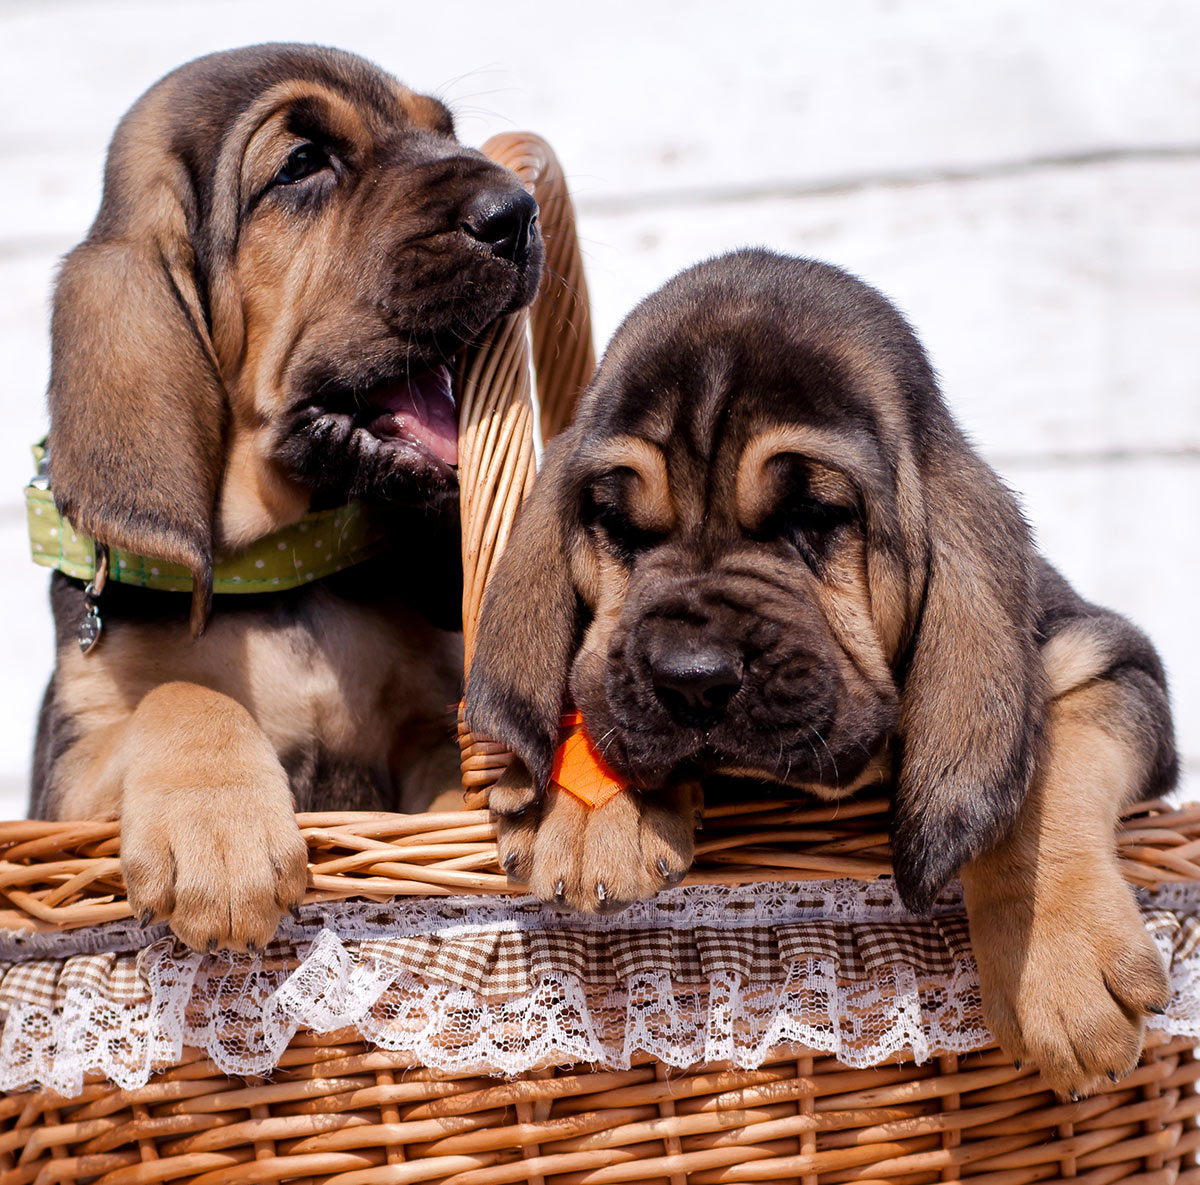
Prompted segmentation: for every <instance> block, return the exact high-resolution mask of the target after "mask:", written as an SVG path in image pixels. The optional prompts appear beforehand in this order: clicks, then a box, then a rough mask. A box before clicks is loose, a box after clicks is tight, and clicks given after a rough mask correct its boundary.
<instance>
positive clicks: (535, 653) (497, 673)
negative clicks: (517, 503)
mask: <svg viewBox="0 0 1200 1185" xmlns="http://www.w3.org/2000/svg"><path fill="white" fill-rule="evenodd" d="M575 437H576V431H575V429H568V430H567V431H566V432H564V433H562V434H561V435H560V436H559V437H557V438H556V439H555V440H554V441H553V442H552V443H551V444H550V445H549V446H548V447H547V450H546V458H545V465H544V467H543V469H542V472H541V473H540V474H539V475H538V478H537V480H536V481H535V482H534V486H533V490H532V492H531V493H530V495H529V497H528V499H527V500H526V502H525V505H524V506H523V507H522V508H521V511H520V514H519V515H518V518H517V521H516V523H515V524H514V526H513V531H512V535H511V536H510V537H509V541H508V545H507V547H506V548H505V549H504V554H503V555H502V556H501V557H500V562H499V563H498V564H497V566H496V570H495V572H494V573H493V574H492V578H491V581H490V582H489V584H488V587H487V591H486V593H485V594H484V598H483V608H482V611H481V613H480V618H479V628H478V631H477V633H476V638H475V655H474V658H473V659H472V661H471V671H470V674H469V676H468V680H467V694H466V711H465V716H466V722H467V725H468V726H469V727H470V729H471V730H472V732H475V733H478V734H479V735H481V736H487V737H490V738H492V739H494V740H497V741H501V742H503V744H504V745H505V746H506V747H507V748H509V749H510V750H511V751H512V752H513V753H514V754H515V755H516V757H517V758H518V759H519V760H520V761H521V762H523V763H524V765H525V767H526V769H527V770H528V772H529V775H530V777H531V778H532V781H533V787H532V789H533V793H534V794H535V795H536V794H540V793H541V792H542V791H543V790H544V789H545V787H546V783H547V782H548V781H549V778H550V769H551V766H552V764H553V761H554V751H555V747H556V746H557V744H558V733H559V720H560V717H561V716H562V712H563V708H564V703H565V699H566V695H567V680H568V676H569V675H570V670H571V663H572V661H573V659H574V657H575V653H576V651H577V650H578V648H579V638H580V631H581V628H582V610H581V605H580V598H579V595H578V593H577V591H576V588H575V584H574V581H573V579H572V575H571V552H572V547H573V542H574V538H575V536H576V535H577V532H578V522H577V520H578V510H577V507H576V505H575V500H574V499H573V498H572V488H573V487H572V485H571V482H570V480H569V471H570V468H571V466H570V461H571V457H572V454H573V453H574V451H575V449H574V442H575Z"/></svg>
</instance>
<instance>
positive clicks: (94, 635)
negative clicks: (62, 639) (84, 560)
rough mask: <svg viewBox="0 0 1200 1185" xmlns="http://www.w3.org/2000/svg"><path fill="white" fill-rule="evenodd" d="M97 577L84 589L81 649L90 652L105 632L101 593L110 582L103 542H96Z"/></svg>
mask: <svg viewBox="0 0 1200 1185" xmlns="http://www.w3.org/2000/svg"><path fill="white" fill-rule="evenodd" d="M95 571H96V575H95V578H94V579H93V580H92V581H91V583H90V584H88V585H87V587H86V588H85V589H84V590H83V602H84V604H85V605H86V606H87V608H86V609H85V610H84V614H83V620H82V621H81V622H80V623H79V633H78V635H77V638H78V641H79V649H80V650H82V651H83V653H84V654H89V653H90V652H91V651H92V650H93V649H95V646H96V643H97V642H99V641H100V635H101V634H102V633H103V632H104V622H103V621H101V620H100V594H101V593H102V592H103V591H104V586H105V585H106V584H107V583H108V548H107V547H105V546H104V544H103V543H97V544H96V560H95Z"/></svg>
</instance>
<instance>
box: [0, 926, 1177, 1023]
mask: <svg viewBox="0 0 1200 1185" xmlns="http://www.w3.org/2000/svg"><path fill="white" fill-rule="evenodd" d="M1144 917H1145V920H1146V924H1147V926H1148V927H1149V928H1150V930H1151V931H1152V932H1155V931H1161V932H1162V933H1164V934H1165V935H1166V936H1167V937H1168V939H1169V942H1170V944H1171V946H1172V948H1173V950H1174V952H1175V955H1176V957H1177V958H1179V957H1187V956H1189V955H1191V954H1193V953H1194V952H1195V951H1196V950H1197V949H1198V948H1200V919H1197V918H1196V917H1193V916H1188V915H1186V914H1182V915H1181V914H1179V913H1176V912H1173V911H1171V910H1162V909H1154V908H1148V909H1146V910H1145V911H1144ZM308 945H309V944H308V942H307V941H299V942H298V943H291V942H288V941H285V940H280V939H276V941H274V942H273V943H271V945H270V946H269V947H268V949H267V952H266V954H265V956H264V961H265V962H268V963H270V964H271V965H272V966H274V967H275V968H277V969H280V970H282V971H284V972H286V971H287V970H290V969H292V968H294V967H296V966H299V964H300V962H301V960H302V959H303V957H304V954H305V952H306V950H307V947H308ZM344 945H345V947H346V950H347V952H348V953H349V954H350V956H351V958H352V959H353V960H355V961H357V962H361V963H376V964H380V965H382V967H384V968H387V969H389V970H391V971H394V972H397V973H405V974H407V975H409V976H411V977H413V979H415V980H417V981H420V982H425V983H439V984H452V985H455V986H458V987H461V988H464V989H466V990H468V991H471V992H474V993H477V994H478V995H480V996H482V997H484V998H487V999H502V998H505V997H511V996H517V995H521V994H524V993H526V992H529V991H531V990H532V989H533V988H534V987H535V986H536V985H537V984H538V983H539V982H540V981H542V980H543V979H544V978H546V977H547V976H553V975H561V974H567V975H571V976H574V977H576V978H577V979H579V980H581V981H582V982H584V983H586V984H587V985H589V987H592V988H597V989H603V988H607V987H611V986H614V985H617V984H620V983H623V982H629V981H630V980H632V979H634V978H635V977H637V976H639V975H643V974H647V973H653V974H658V973H664V972H665V973H668V974H669V975H670V977H671V979H672V980H673V981H674V982H675V983H678V984H680V985H694V984H704V983H707V982H710V981H711V980H712V977H713V976H714V975H717V974H718V973H731V974H733V975H735V976H737V977H738V978H739V979H740V980H742V981H743V982H745V983H775V984H781V983H783V982H784V981H785V980H786V979H787V977H788V973H789V970H790V969H791V968H792V967H794V966H796V965H800V966H801V967H812V966H815V965H823V966H825V967H827V968H828V969H829V970H831V971H832V972H833V973H834V974H835V975H836V977H837V978H838V979H839V980H840V981H842V982H847V983H853V982H863V981H871V980H874V979H880V978H884V977H886V975H887V973H888V972H889V970H890V969H892V968H894V967H896V966H898V965H904V966H906V967H909V968H911V969H912V971H913V973H914V975H915V976H916V979H917V981H918V983H929V982H933V981H935V980H942V979H944V978H945V977H946V976H948V975H952V974H953V973H954V972H955V970H956V968H958V967H960V966H962V965H963V964H964V963H965V962H966V961H968V960H969V959H970V957H971V955H970V936H969V933H968V927H967V919H966V916H965V914H962V913H949V914H946V915H944V916H939V917H936V918H933V919H914V920H903V921H886V922H885V921H878V922H871V923H865V922H833V921H828V920H826V921H813V922H791V923H787V924H779V925H769V924H762V923H761V922H759V923H752V922H748V923H747V924H745V925H732V926H731V925H728V924H727V925H725V926H724V927H720V928H718V927H709V926H704V925H695V926H692V927H679V928H671V927H667V928H659V929H641V930H638V929H629V930H623V929H601V928H597V929H591V930H589V929H587V928H567V927H564V928H561V929H559V928H555V927H554V926H553V925H552V924H547V925H545V926H542V927H538V928H532V927H528V928H524V929H505V928H502V927H501V928H486V927H481V928H479V929H478V930H475V931H473V932H472V931H464V930H463V929H462V928H458V929H456V930H455V932H454V933H453V934H452V935H449V936H443V935H438V934H422V935H417V936H408V937H397V938H392V937H385V938H367V939H362V940H357V941H356V940H354V939H351V938H346V939H345V940H344ZM180 949H182V948H180ZM146 953H147V952H146V951H142V952H140V953H139V952H136V951H124V952H117V953H111V952H110V953H101V954H87V955H75V956H73V957H70V958H65V959H61V958H60V959H45V958H42V959H28V960H25V961H23V962H19V963H0V1016H2V1015H6V1014H7V1013H8V1011H9V1010H10V1009H11V1007H12V1006H13V1004H15V1003H20V1004H24V1005H29V1006H32V1007H35V1008H40V1009H43V1010H46V1011H55V1010H58V1009H61V1008H62V1006H63V1003H64V1001H65V999H66V997H67V994H68V992H70V991H71V990H72V989H77V990H79V991H82V992H85V993H91V994H95V995H98V996H101V997H103V998H105V999H107V1000H109V1001H111V1002H113V1003H114V1004H136V1003H140V1002H144V1001H146V1000H149V998H150V985H149V983H148V981H147V978H146V975H145V973H144V970H143V966H142V963H143V956H144V955H145V954H146ZM210 958H211V959H213V960H224V963H222V964H218V965H220V966H225V967H226V968H231V969H234V970H235V978H236V968H237V967H239V966H244V967H245V970H246V972H247V973H249V972H250V970H251V964H252V961H251V960H250V959H248V958H242V959H241V961H240V962H238V961H237V960H234V961H233V962H232V963H230V956H227V955H221V954H217V955H214V956H210Z"/></svg>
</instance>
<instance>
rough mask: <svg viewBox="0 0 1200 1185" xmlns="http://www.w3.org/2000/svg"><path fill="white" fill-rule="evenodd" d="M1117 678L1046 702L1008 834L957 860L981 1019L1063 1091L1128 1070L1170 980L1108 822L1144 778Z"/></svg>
mask: <svg viewBox="0 0 1200 1185" xmlns="http://www.w3.org/2000/svg"><path fill="white" fill-rule="evenodd" d="M1122 711H1123V705H1122V703H1121V696H1120V694H1119V693H1118V692H1117V691H1116V690H1115V689H1114V687H1113V685H1112V684H1092V685H1085V686H1083V687H1080V688H1078V689H1077V690H1074V691H1072V692H1069V693H1067V694H1066V695H1065V696H1064V697H1063V698H1061V699H1058V700H1056V701H1055V702H1054V703H1052V704H1051V705H1050V709H1049V718H1048V721H1047V749H1046V757H1045V759H1044V761H1043V762H1042V763H1041V765H1040V766H1039V768H1038V772H1037V774H1036V775H1035V778H1034V783H1033V786H1032V787H1031V790H1030V797H1029V800H1028V801H1027V803H1026V805H1025V809H1024V810H1023V811H1022V812H1021V815H1020V818H1019V820H1018V822H1017V827H1016V829H1015V831H1014V832H1013V834H1012V836H1011V837H1010V838H1009V839H1008V840H1007V841H1005V842H1004V843H1002V844H1001V845H1000V846H999V847H997V848H996V849H994V850H993V851H991V852H989V853H988V854H987V855H986V856H983V857H981V858H979V859H977V860H976V861H974V863H972V864H970V865H968V866H967V868H965V869H964V870H963V884H964V886H965V888H966V894H967V912H968V916H969V918H970V924H971V939H972V945H973V947H974V949H975V957H976V961H977V962H978V964H979V975H980V984H981V987H982V989H983V1001H984V1007H985V1010H986V1013H987V1018H988V1024H989V1026H990V1027H991V1029H992V1032H993V1033H995V1035H996V1037H997V1038H998V1039H999V1041H1000V1043H1001V1044H1002V1045H1003V1046H1004V1048H1005V1050H1007V1051H1008V1053H1009V1054H1010V1055H1011V1056H1012V1057H1014V1058H1017V1059H1021V1058H1031V1059H1033V1060H1034V1061H1036V1062H1037V1065H1038V1068H1039V1069H1040V1071H1041V1073H1042V1077H1043V1078H1045V1079H1046V1081H1047V1082H1048V1083H1049V1084H1050V1085H1051V1086H1052V1087H1054V1088H1055V1089H1056V1090H1058V1091H1059V1092H1061V1093H1063V1094H1083V1093H1088V1092H1090V1091H1092V1090H1094V1089H1095V1088H1096V1087H1097V1086H1098V1085H1100V1084H1101V1083H1102V1080H1103V1079H1105V1078H1111V1079H1114V1080H1115V1079H1117V1078H1120V1077H1123V1076H1124V1075H1125V1074H1127V1073H1129V1072H1130V1071H1131V1070H1132V1069H1133V1067H1134V1065H1135V1064H1136V1062H1137V1058H1138V1054H1139V1053H1140V1052H1141V1047H1142V1031H1143V1027H1144V1016H1145V1014H1146V1013H1147V1012H1150V1011H1161V1010H1162V1009H1163V1008H1165V1006H1166V1003H1167V996H1168V987H1167V981H1166V976H1165V974H1164V972H1163V967H1162V960H1161V959H1160V957H1159V954H1158V951H1157V949H1156V948H1155V946H1154V943H1153V942H1152V941H1151V939H1150V936H1149V935H1148V933H1147V932H1146V927H1145V925H1144V924H1143V922H1142V917H1141V912H1140V911H1139V909H1138V907H1137V904H1136V902H1135V901H1134V898H1133V893H1132V891H1131V889H1130V887H1129V885H1128V884H1127V883H1126V882H1125V879H1124V877H1123V876H1122V875H1121V870H1120V868H1119V867H1118V865H1117V859H1116V852H1115V849H1114V844H1113V828H1114V826H1115V824H1116V821H1117V817H1118V815H1119V813H1120V810H1121V808H1122V806H1124V805H1126V804H1127V803H1129V802H1130V801H1132V800H1133V799H1134V798H1135V797H1136V795H1137V791H1138V789H1139V787H1140V785H1141V784H1142V781H1143V779H1144V776H1145V770H1144V768H1143V764H1144V760H1143V757H1142V756H1141V755H1140V754H1139V753H1138V751H1137V749H1136V747H1135V746H1134V745H1133V744H1131V743H1130V740H1129V738H1128V737H1126V736H1124V735H1122V729H1121V725H1120V717H1121V715H1122Z"/></svg>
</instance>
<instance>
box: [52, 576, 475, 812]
mask: <svg viewBox="0 0 1200 1185" xmlns="http://www.w3.org/2000/svg"><path fill="white" fill-rule="evenodd" d="M310 595H311V596H312V597H313V598H316V599H318V600H319V601H320V608H319V610H318V611H319V612H320V614H321V621H322V630H321V634H320V639H319V648H318V649H317V650H316V651H315V652H314V651H313V649H312V646H311V636H310V635H309V634H308V633H307V632H306V631H305V630H303V629H302V628H301V627H300V626H299V625H295V626H292V627H289V626H287V625H281V624H279V623H278V622H275V621H273V620H271V619H270V618H267V617H263V618H260V617H258V616H256V615H254V614H249V615H246V614H227V615H220V616H217V617H215V618H214V619H213V622H212V625H211V626H210V627H209V630H208V632H207V633H206V634H205V635H204V637H203V638H201V639H199V640H197V641H193V640H192V639H190V638H188V637H187V636H186V635H184V636H182V637H181V636H180V632H179V629H178V627H177V626H175V625H159V624H156V623H154V622H147V623H145V624H144V625H142V626H140V627H139V628H138V629H137V630H136V631H130V630H122V631H120V632H118V633H116V634H114V636H113V637H111V638H106V639H105V643H104V645H103V646H102V647H98V648H97V649H96V650H95V651H94V652H93V653H92V654H89V655H83V654H81V653H79V651H78V649H77V648H70V647H68V648H66V649H64V651H63V652H62V654H61V655H60V659H59V668H58V670H59V679H60V680H61V691H60V695H61V697H62V703H63V707H64V708H65V710H66V711H67V712H68V713H69V714H71V715H72V716H73V718H74V719H75V720H76V722H77V725H78V727H79V728H80V729H81V731H83V732H84V733H85V734H88V735H89V745H88V748H89V750H90V749H91V748H92V747H93V746H94V745H95V744H96V743H97V742H95V741H91V740H90V734H99V733H102V732H104V733H107V732H111V730H113V729H114V728H120V727H122V726H124V725H126V724H127V723H128V721H129V720H130V719H131V718H132V716H133V714H134V711H135V709H136V707H137V705H138V704H139V703H140V702H141V701H142V700H143V699H144V698H145V697H146V696H147V695H148V694H149V693H150V692H151V691H152V690H153V689H154V688H155V687H158V686H159V685H161V684H163V683H166V682H171V681H178V680H181V681H184V682H187V683H194V684H197V685H202V686H206V687H210V688H212V689H214V690H215V691H217V692H219V693H221V694H222V695H224V696H227V697H228V698H230V699H232V700H235V701H236V702H238V703H240V704H243V705H245V707H246V708H247V709H248V710H249V712H250V713H251V714H252V716H253V717H254V719H255V721H256V723H257V725H258V727H259V728H260V729H261V730H262V733H263V735H264V736H265V737H266V739H267V740H268V742H269V743H270V745H271V746H272V748H273V750H274V751H276V752H281V753H284V752H288V751H289V750H291V749H294V748H296V747H299V746H303V745H307V744H310V743H312V741H313V740H314V739H315V740H316V741H317V742H318V743H319V744H320V745H321V747H322V748H323V749H325V750H327V751H328V752H329V753H331V754H333V755H335V756H344V757H347V758H352V759H355V760H358V761H362V762H364V763H367V764H379V765H382V766H387V767H390V768H391V769H392V771H393V775H394V776H395V777H396V778H397V780H398V781H400V782H401V784H402V785H403V795H404V804H403V805H404V808H405V809H406V810H420V809H422V808H423V807H424V806H425V804H426V803H427V802H428V801H429V798H430V797H431V796H432V795H433V793H436V792H439V791H442V790H445V789H447V788H448V787H449V786H453V785H454V784H455V783H456V782H457V769H456V766H455V764H454V762H453V760H452V758H453V751H452V750H451V749H449V748H448V747H447V746H445V745H442V746H436V745H435V746H433V749H434V752H435V753H436V754H438V755H439V756H440V757H441V758H442V760H441V762H440V765H441V767H442V768H441V769H440V770H438V769H437V768H436V764H437V763H435V767H434V769H433V770H428V771H425V770H423V771H422V774H421V777H420V778H419V779H417V780H416V781H414V779H413V778H412V776H411V770H410V766H411V764H412V762H413V760H414V758H416V757H417V756H419V755H420V754H421V753H422V751H423V748H424V746H425V745H426V744H427V742H428V741H429V740H430V739H431V737H430V731H431V730H432V731H433V732H435V733H436V732H437V731H438V725H439V723H440V724H441V725H442V728H441V730H440V731H442V732H448V730H449V724H448V722H449V719H450V715H451V712H452V710H453V705H452V704H450V703H446V702H439V701H438V700H437V699H436V698H431V692H433V694H434V695H435V696H436V689H437V688H439V687H445V686H452V685H453V683H454V680H455V677H456V672H457V671H458V670H459V669H460V668H461V662H462V648H461V639H460V638H459V636H458V635H452V634H447V633H444V632H443V631H441V630H436V629H434V628H433V627H431V626H429V625H427V624H426V623H425V622H424V621H423V620H422V619H420V618H419V617H418V616H417V615H416V614H415V613H403V612H400V611H397V610H396V609H395V608H394V607H389V608H388V609H387V610H384V609H377V608H373V607H371V606H362V605H354V604H350V603H347V602H345V601H342V600H340V599H338V598H335V597H333V596H330V595H329V594H326V593H323V592H322V591H321V590H319V589H314V590H313V591H312V592H311V594H310ZM281 692H282V694H281ZM364 720H371V721H372V727H371V728H370V729H368V730H364V729H363V727H362V722H363V721H364ZM414 730H415V731H416V735H413V733H414ZM396 736H408V737H409V738H410V743H409V744H406V745H405V746H404V748H402V749H400V750H396V749H395V748H394V741H393V738H394V737H396ZM78 747H79V746H76V747H75V748H78ZM107 752H108V749H107V747H106V748H105V750H104V751H103V752H99V753H96V754H94V755H93V756H91V758H90V760H89V762H88V768H87V770H86V771H85V770H84V769H82V768H80V764H79V757H78V755H76V753H75V750H74V749H72V750H70V751H69V752H68V754H67V756H66V757H65V758H64V760H63V761H61V762H60V763H59V767H58V770H57V771H56V776H55V785H56V788H57V787H61V790H60V791H59V792H58V795H57V796H58V801H59V803H60V807H59V814H60V816H61V817H63V818H94V817H97V816H98V815H101V814H103V813H105V811H104V808H102V807H101V806H100V804H99V803H98V802H97V800H96V799H95V798H93V794H94V793H99V791H98V790H95V789H93V788H94V787H99V786H104V785H107V784H108V782H109V779H108V778H107V777H106V776H105V775H104V774H103V773H101V772H100V770H101V769H103V766H104V758H105V756H106V754H107ZM108 809H109V810H110V811H111V809H112V808H111V807H109V808H108Z"/></svg>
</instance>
